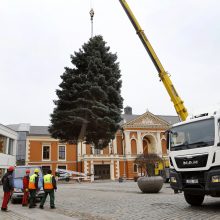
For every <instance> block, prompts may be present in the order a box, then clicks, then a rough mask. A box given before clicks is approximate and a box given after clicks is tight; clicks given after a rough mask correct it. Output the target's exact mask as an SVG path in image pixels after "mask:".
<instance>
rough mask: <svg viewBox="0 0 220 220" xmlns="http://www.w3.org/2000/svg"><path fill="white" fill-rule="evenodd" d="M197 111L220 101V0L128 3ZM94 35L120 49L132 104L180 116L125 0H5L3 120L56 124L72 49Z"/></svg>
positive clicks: (0, 5)
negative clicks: (53, 116) (52, 119)
mask: <svg viewBox="0 0 220 220" xmlns="http://www.w3.org/2000/svg"><path fill="white" fill-rule="evenodd" d="M127 2H128V3H129V5H130V7H131V9H132V10H133V12H134V14H135V16H136V18H137V20H138V21H139V23H140V25H141V26H142V29H144V31H145V33H146V35H147V37H148V39H149V41H150V42H151V44H152V46H153V48H154V50H155V51H156V53H157V55H158V57H159V59H160V61H161V63H162V65H163V66H164V68H165V69H166V71H168V72H169V73H170V74H171V80H172V82H173V84H174V86H175V88H176V90H177V91H178V93H179V95H180V96H181V98H182V99H183V101H184V103H185V106H186V108H187V109H188V111H189V112H191V111H193V110H194V109H196V108H199V107H201V106H210V105H214V104H217V103H220V86H219V84H220V61H219V58H220V43H219V42H220V41H219V39H220V1H219V0H209V1H207V0H184V1H178V0H166V1H164V0H128V1H127ZM91 5H92V7H93V8H94V11H95V17H94V34H95V35H103V37H104V40H105V41H106V42H107V44H108V46H110V48H111V52H113V53H117V55H118V61H119V62H120V69H121V74H122V82H123V84H122V96H123V98H124V107H126V106H127V105H129V106H131V107H132V108H133V113H134V114H142V113H144V112H145V111H146V110H147V109H148V110H149V111H150V112H152V113H153V114H161V115H176V113H175V110H174V107H173V104H172V102H171V101H170V98H169V96H168V94H167V92H166V90H165V88H164V86H163V84H162V83H161V82H160V81H159V78H158V74H157V71H156V69H155V67H154V65H153V63H152V62H151V60H150V58H149V56H148V54H147V52H146V51H145V49H144V47H143V45H142V43H141V42H140V40H139V38H138V36H137V35H136V33H135V31H134V28H133V26H132V25H131V23H130V21H129V19H128V17H127V16H126V14H125V12H124V10H123V9H122V7H121V5H120V3H119V1H118V0H93V1H90V0H0V27H1V34H0V82H1V84H0V85H1V86H0V94H1V105H0V123H1V124H14V123H31V124H32V125H48V124H49V123H50V116H49V115H50V113H52V111H53V108H54V104H53V100H54V99H56V98H57V97H56V94H55V90H56V89H57V88H58V85H59V83H60V82H61V79H60V75H61V74H63V72H64V67H65V66H68V67H72V65H71V62H70V54H73V53H74V51H78V50H79V48H80V47H81V46H82V44H84V43H85V42H87V41H88V40H89V38H90V34H91V32H90V17H89V10H90V7H91Z"/></svg>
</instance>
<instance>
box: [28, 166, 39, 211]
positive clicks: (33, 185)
mask: <svg viewBox="0 0 220 220" xmlns="http://www.w3.org/2000/svg"><path fill="white" fill-rule="evenodd" d="M38 180H39V170H38V169H35V170H34V174H33V175H31V176H30V179H29V185H28V189H29V192H30V204H29V208H34V207H35V206H36V202H35V200H36V192H37V190H38Z"/></svg>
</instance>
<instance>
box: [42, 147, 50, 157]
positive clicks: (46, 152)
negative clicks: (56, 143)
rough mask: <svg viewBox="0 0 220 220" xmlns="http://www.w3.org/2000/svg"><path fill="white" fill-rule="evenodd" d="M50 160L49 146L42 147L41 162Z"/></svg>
mask: <svg viewBox="0 0 220 220" xmlns="http://www.w3.org/2000/svg"><path fill="white" fill-rule="evenodd" d="M49 159H50V146H43V160H49Z"/></svg>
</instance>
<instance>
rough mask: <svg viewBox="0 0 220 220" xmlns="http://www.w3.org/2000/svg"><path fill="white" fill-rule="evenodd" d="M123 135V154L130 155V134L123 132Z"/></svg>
mask: <svg viewBox="0 0 220 220" xmlns="http://www.w3.org/2000/svg"><path fill="white" fill-rule="evenodd" d="M124 134H125V154H126V155H130V154H131V140H130V132H129V131H124Z"/></svg>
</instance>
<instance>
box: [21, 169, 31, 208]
mask: <svg viewBox="0 0 220 220" xmlns="http://www.w3.org/2000/svg"><path fill="white" fill-rule="evenodd" d="M29 175H30V170H26V175H25V176H24V177H23V192H24V195H23V199H22V206H27V204H28V198H29V189H28V187H29V179H30V177H29Z"/></svg>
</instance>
